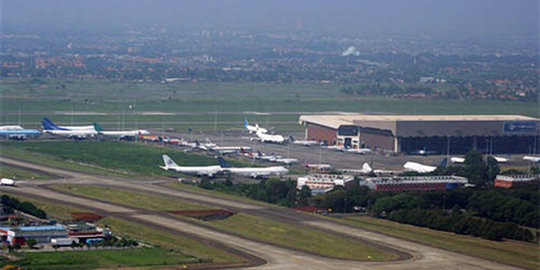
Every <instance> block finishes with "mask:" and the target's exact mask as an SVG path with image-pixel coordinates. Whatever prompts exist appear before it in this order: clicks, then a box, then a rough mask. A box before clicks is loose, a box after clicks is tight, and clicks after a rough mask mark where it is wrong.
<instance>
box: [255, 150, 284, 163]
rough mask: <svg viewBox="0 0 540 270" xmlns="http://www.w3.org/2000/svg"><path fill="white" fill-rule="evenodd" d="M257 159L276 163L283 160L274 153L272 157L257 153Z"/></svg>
mask: <svg viewBox="0 0 540 270" xmlns="http://www.w3.org/2000/svg"><path fill="white" fill-rule="evenodd" d="M255 158H256V159H260V160H265V161H270V162H275V161H277V159H278V158H281V156H278V155H275V154H273V153H272V155H265V154H263V153H261V152H260V151H257V155H256V156H255Z"/></svg>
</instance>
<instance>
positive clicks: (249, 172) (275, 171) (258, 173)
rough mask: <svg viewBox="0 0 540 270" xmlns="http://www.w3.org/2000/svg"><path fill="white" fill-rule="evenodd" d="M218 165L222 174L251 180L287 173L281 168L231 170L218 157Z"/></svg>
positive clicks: (227, 163) (223, 160)
mask: <svg viewBox="0 0 540 270" xmlns="http://www.w3.org/2000/svg"><path fill="white" fill-rule="evenodd" d="M218 161H219V165H220V166H221V168H222V169H223V172H228V173H232V174H237V175H243V176H249V177H251V178H260V177H266V176H272V175H276V176H281V175H285V174H287V173H289V170H287V169H286V168H285V167H283V166H272V167H263V168H232V167H231V165H230V164H229V162H227V161H226V160H225V159H223V158H222V157H218Z"/></svg>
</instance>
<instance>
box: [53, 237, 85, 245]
mask: <svg viewBox="0 0 540 270" xmlns="http://www.w3.org/2000/svg"><path fill="white" fill-rule="evenodd" d="M73 242H75V244H79V238H72V237H68V238H53V239H51V245H59V246H70V245H71V243H73Z"/></svg>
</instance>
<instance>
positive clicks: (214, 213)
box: [169, 209, 236, 221]
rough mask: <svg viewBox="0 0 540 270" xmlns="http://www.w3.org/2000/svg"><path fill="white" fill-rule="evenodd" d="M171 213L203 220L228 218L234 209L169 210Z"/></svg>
mask: <svg viewBox="0 0 540 270" xmlns="http://www.w3.org/2000/svg"><path fill="white" fill-rule="evenodd" d="M169 213H171V214H175V215H182V216H186V217H192V218H196V219H200V220H203V221H208V220H221V219H226V218H228V217H230V216H232V215H234V214H236V213H235V212H233V211H229V210H223V209H208V210H178V211H169Z"/></svg>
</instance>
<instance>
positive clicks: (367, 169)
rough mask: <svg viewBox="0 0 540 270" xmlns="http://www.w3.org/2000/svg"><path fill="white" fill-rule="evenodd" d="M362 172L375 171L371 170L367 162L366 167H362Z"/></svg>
mask: <svg viewBox="0 0 540 270" xmlns="http://www.w3.org/2000/svg"><path fill="white" fill-rule="evenodd" d="M362 170H364V171H366V172H371V171H373V169H372V168H371V166H369V164H368V163H367V162H365V163H364V165H362Z"/></svg>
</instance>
